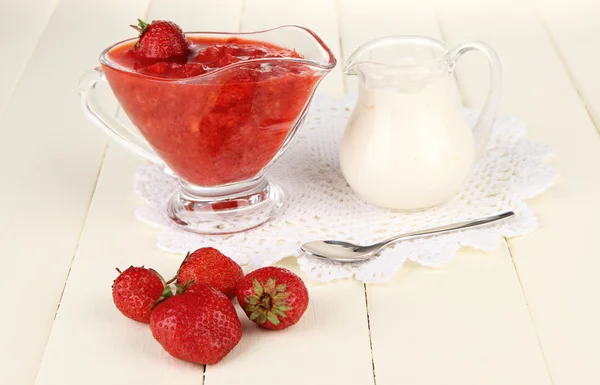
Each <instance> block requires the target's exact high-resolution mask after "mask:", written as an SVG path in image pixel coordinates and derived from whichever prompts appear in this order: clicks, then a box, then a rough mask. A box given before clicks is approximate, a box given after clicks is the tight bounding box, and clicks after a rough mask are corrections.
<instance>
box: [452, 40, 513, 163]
mask: <svg viewBox="0 0 600 385" xmlns="http://www.w3.org/2000/svg"><path fill="white" fill-rule="evenodd" d="M472 50H475V51H479V52H481V53H483V54H484V55H485V56H486V57H487V59H488V62H489V64H490V76H491V80H490V90H489V92H488V95H487V99H486V101H485V104H484V106H483V109H482V110H481V114H480V115H479V119H478V120H477V123H476V124H475V127H474V128H473V136H474V137H475V144H476V146H477V148H478V153H479V154H480V155H481V154H482V153H483V152H484V151H485V150H486V148H487V143H488V140H489V137H490V133H491V131H492V124H493V123H494V120H495V119H496V111H497V110H498V104H499V102H500V93H501V89H502V67H501V65H500V58H498V54H496V51H494V50H493V49H492V47H490V46H489V45H487V44H486V43H484V42H482V41H479V40H468V41H464V42H462V43H460V44H458V45H457V46H456V47H454V48H453V49H452V50H451V51H450V71H451V72H452V71H454V68H455V67H456V61H457V60H458V58H460V57H461V56H462V55H463V54H464V53H466V52H468V51H472Z"/></svg>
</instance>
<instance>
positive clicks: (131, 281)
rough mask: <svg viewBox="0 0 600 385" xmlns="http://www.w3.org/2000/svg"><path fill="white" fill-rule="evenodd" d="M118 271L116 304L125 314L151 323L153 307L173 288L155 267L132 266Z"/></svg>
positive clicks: (114, 293) (113, 287)
mask: <svg viewBox="0 0 600 385" xmlns="http://www.w3.org/2000/svg"><path fill="white" fill-rule="evenodd" d="M117 271H118V272H119V276H118V277H117V278H116V279H115V280H114V282H113V286H112V297H113V302H114V304H115V306H116V307H117V309H119V311H120V312H121V313H122V314H123V315H124V316H126V317H128V318H131V319H133V320H135V321H138V322H144V323H149V322H150V313H151V311H152V307H153V306H154V304H155V303H156V302H157V301H158V300H159V299H160V298H163V297H168V296H170V295H171V294H172V293H171V288H170V287H169V286H168V284H167V282H165V280H164V279H163V277H162V276H161V275H160V274H158V272H156V270H154V269H148V268H145V267H143V266H141V267H134V266H131V267H129V268H128V269H127V270H125V271H123V272H122V271H121V270H119V269H117Z"/></svg>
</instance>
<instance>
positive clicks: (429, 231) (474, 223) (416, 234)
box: [378, 211, 515, 249]
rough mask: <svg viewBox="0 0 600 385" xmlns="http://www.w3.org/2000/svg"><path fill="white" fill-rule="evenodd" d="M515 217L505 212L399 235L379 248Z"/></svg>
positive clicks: (383, 242) (513, 214)
mask: <svg viewBox="0 0 600 385" xmlns="http://www.w3.org/2000/svg"><path fill="white" fill-rule="evenodd" d="M514 216H515V213H514V212H512V211H505V212H503V213H500V214H495V215H491V216H489V217H483V218H478V219H473V220H470V221H465V222H459V223H453V224H451V225H446V226H440V227H434V228H431V229H426V230H419V231H415V232H412V233H405V234H401V235H397V236H395V237H391V238H388V239H386V240H384V241H381V242H380V243H379V244H378V246H379V247H378V249H382V248H384V247H386V246H388V245H389V244H391V243H394V242H398V241H405V240H407V239H413V238H419V237H424V236H428V235H438V234H445V233H451V232H453V231H460V230H466V229H470V228H473V227H479V226H483V225H487V224H489V223H493V222H497V221H500V220H502V219H507V218H511V217H514Z"/></svg>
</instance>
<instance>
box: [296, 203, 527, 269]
mask: <svg viewBox="0 0 600 385" xmlns="http://www.w3.org/2000/svg"><path fill="white" fill-rule="evenodd" d="M514 215H515V213H514V212H512V211H506V212H503V213H500V214H496V215H492V216H489V217H483V218H479V219H473V220H470V221H466V222H460V223H454V224H451V225H446V226H441V227H434V228H432V229H427V230H419V231H414V232H412V233H406V234H402V235H397V236H395V237H392V238H388V239H386V240H384V241H381V242H379V243H376V244H374V245H370V246H358V245H355V244H352V243H349V242H344V241H331V240H329V241H312V242H307V243H305V244H303V245H302V246H301V249H302V251H304V252H305V253H307V254H309V255H314V256H315V257H318V258H324V259H329V260H331V261H337V262H360V261H366V260H367V259H370V258H373V257H374V256H375V255H376V254H377V253H379V252H380V251H381V250H382V249H383V248H385V247H387V246H389V245H391V244H392V243H396V242H399V241H404V240H407V239H414V238H419V237H425V236H429V235H438V234H445V233H451V232H453V231H460V230H466V229H471V228H474V227H479V226H483V225H487V224H489V223H493V222H497V221H500V220H503V219H507V218H511V217H513V216H514Z"/></svg>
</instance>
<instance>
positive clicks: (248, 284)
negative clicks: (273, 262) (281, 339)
mask: <svg viewBox="0 0 600 385" xmlns="http://www.w3.org/2000/svg"><path fill="white" fill-rule="evenodd" d="M236 295H237V299H238V302H239V303H240V306H241V307H242V309H243V310H244V312H245V313H246V315H247V316H248V317H249V318H250V320H251V321H254V323H256V324H257V325H258V326H260V327H263V328H265V329H274V330H278V329H285V328H287V327H290V326H292V325H294V324H295V323H296V322H298V320H300V317H302V315H303V314H304V312H305V311H306V308H307V307H308V290H307V289H306V286H305V285H304V282H302V279H300V277H298V276H297V275H296V274H294V273H292V272H291V271H289V270H287V269H283V268H281V267H274V266H269V267H263V268H261V269H257V270H255V271H253V272H251V273H249V274H248V275H246V276H245V277H244V279H242V281H241V282H240V283H239V284H238V286H237V289H236Z"/></svg>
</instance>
